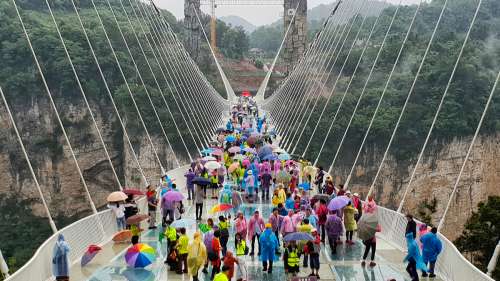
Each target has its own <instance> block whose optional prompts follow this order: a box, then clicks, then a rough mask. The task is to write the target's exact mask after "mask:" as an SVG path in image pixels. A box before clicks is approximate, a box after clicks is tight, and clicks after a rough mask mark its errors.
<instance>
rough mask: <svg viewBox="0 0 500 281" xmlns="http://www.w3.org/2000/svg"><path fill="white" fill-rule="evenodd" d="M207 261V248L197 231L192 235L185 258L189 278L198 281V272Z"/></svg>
mask: <svg viewBox="0 0 500 281" xmlns="http://www.w3.org/2000/svg"><path fill="white" fill-rule="evenodd" d="M206 259H207V248H206V247H205V244H204V243H203V241H201V234H200V233H199V232H198V231H197V232H195V233H194V236H193V242H192V243H191V244H189V250H188V256H187V265H188V272H189V275H191V277H193V281H198V280H199V279H198V272H199V271H200V268H201V267H202V266H203V264H204V263H205V260H206Z"/></svg>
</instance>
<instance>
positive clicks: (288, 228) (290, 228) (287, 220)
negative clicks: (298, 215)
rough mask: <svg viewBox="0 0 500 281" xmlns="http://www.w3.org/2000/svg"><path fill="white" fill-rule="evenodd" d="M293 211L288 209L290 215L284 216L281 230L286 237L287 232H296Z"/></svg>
mask: <svg viewBox="0 0 500 281" xmlns="http://www.w3.org/2000/svg"><path fill="white" fill-rule="evenodd" d="M292 216H293V211H288V216H284V217H283V221H282V222H281V228H280V232H281V234H282V235H283V237H285V236H286V235H287V234H290V233H292V232H295V225H294V223H293V221H292Z"/></svg>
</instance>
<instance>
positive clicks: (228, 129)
mask: <svg viewBox="0 0 500 281" xmlns="http://www.w3.org/2000/svg"><path fill="white" fill-rule="evenodd" d="M226 130H227V131H230V132H232V131H233V130H234V128H233V123H231V120H228V121H227V123H226Z"/></svg>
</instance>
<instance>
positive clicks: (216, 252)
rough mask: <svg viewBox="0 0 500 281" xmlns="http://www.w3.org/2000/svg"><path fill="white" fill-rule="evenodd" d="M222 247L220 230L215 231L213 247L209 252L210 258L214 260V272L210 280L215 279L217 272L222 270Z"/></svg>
mask: <svg viewBox="0 0 500 281" xmlns="http://www.w3.org/2000/svg"><path fill="white" fill-rule="evenodd" d="M221 249H222V247H221V245H220V231H219V230H216V231H214V237H213V238H212V248H211V251H210V252H208V259H209V260H210V261H211V262H212V274H211V275H210V280H214V277H215V276H216V274H217V273H219V272H220V270H221V268H220V266H221V258H220V251H221Z"/></svg>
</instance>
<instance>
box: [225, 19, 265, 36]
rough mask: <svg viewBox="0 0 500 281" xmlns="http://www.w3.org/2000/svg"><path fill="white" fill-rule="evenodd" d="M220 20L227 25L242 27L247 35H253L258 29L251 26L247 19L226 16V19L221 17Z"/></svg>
mask: <svg viewBox="0 0 500 281" xmlns="http://www.w3.org/2000/svg"><path fill="white" fill-rule="evenodd" d="M219 20H221V21H223V22H225V23H227V24H230V25H232V26H234V27H236V26H241V27H243V29H244V30H245V31H246V32H247V33H252V32H253V31H254V30H255V29H256V28H257V27H256V26H255V25H253V24H251V23H250V22H248V21H247V20H246V19H244V18H242V17H239V16H225V17H220V18H219Z"/></svg>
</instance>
